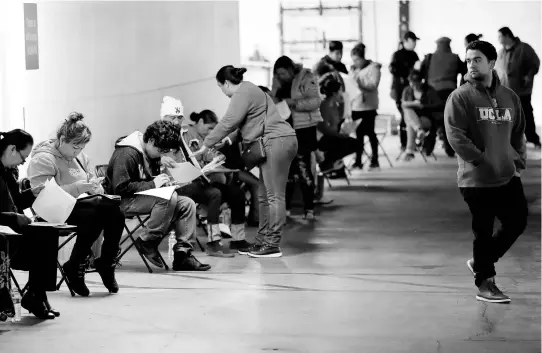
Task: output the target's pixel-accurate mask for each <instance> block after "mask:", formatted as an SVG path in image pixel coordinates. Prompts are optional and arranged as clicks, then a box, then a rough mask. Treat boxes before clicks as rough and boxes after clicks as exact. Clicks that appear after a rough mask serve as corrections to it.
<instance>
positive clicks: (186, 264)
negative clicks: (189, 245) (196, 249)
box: [173, 251, 211, 271]
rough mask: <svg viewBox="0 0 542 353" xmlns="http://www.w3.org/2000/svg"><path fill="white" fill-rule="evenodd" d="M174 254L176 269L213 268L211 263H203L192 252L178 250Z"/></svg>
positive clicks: (174, 266) (196, 269) (205, 269)
mask: <svg viewBox="0 0 542 353" xmlns="http://www.w3.org/2000/svg"><path fill="white" fill-rule="evenodd" d="M173 256H174V257H173V270H174V271H207V270H209V269H211V265H207V264H202V263H201V262H199V261H198V260H197V259H196V258H195V257H194V255H192V254H190V253H185V252H183V251H176V252H175V254H174V255H173Z"/></svg>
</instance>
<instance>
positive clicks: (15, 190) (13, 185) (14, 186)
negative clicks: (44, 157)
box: [6, 169, 36, 210]
mask: <svg viewBox="0 0 542 353" xmlns="http://www.w3.org/2000/svg"><path fill="white" fill-rule="evenodd" d="M12 176H13V177H12V178H11V179H8V180H6V184H7V186H8V189H9V193H10V195H11V198H12V200H13V203H14V204H15V206H17V208H18V209H20V210H24V209H27V208H29V207H31V206H32V204H33V203H34V201H35V200H36V197H35V196H34V194H33V193H32V189H31V188H30V189H28V190H25V191H23V192H21V185H20V182H19V181H18V179H19V172H18V170H17V169H13V175H12Z"/></svg>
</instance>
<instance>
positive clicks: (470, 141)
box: [444, 41, 527, 303]
mask: <svg viewBox="0 0 542 353" xmlns="http://www.w3.org/2000/svg"><path fill="white" fill-rule="evenodd" d="M466 52H467V55H466V61H467V65H468V73H467V75H466V80H467V83H466V84H464V85H463V86H461V87H459V88H458V89H456V90H455V91H454V92H452V94H451V95H450V97H449V98H448V101H447V102H446V108H445V110H444V121H445V127H446V131H447V133H448V138H449V141H450V145H451V146H452V148H453V149H454V150H455V152H456V153H457V159H458V164H459V170H458V172H457V175H458V182H457V183H458V186H459V190H460V192H461V194H462V195H463V198H464V200H465V202H466V203H467V205H468V207H469V209H470V212H471V214H472V231H473V233H474V242H473V255H474V256H473V258H471V259H469V260H468V261H467V266H468V268H469V269H470V271H471V272H472V273H473V275H474V278H475V280H474V283H475V285H476V286H477V287H478V294H477V295H476V299H478V300H481V301H486V302H491V303H508V302H510V297H508V296H507V295H505V294H504V293H502V291H501V290H500V289H499V288H498V287H497V285H496V283H495V275H496V272H495V263H496V262H497V261H498V260H499V259H500V258H501V257H503V256H504V254H506V252H507V251H508V250H509V249H510V247H511V246H512V245H513V244H514V242H515V241H516V240H517V238H518V237H519V236H520V235H521V234H522V233H523V231H524V230H525V227H526V225H527V201H526V199H525V194H524V192H523V186H522V183H521V178H520V175H521V172H522V171H523V170H524V169H525V168H526V142H525V136H524V132H525V116H524V115H523V110H522V108H521V102H520V99H519V97H518V96H517V95H516V94H515V93H514V92H513V91H512V90H510V89H509V88H506V87H505V86H503V85H501V83H500V81H499V78H498V77H497V74H496V73H495V71H494V70H493V68H494V66H495V61H496V60H497V51H496V50H495V47H494V46H493V45H491V44H490V43H488V42H484V41H475V42H472V43H471V44H469V45H468V46H467V50H466ZM495 218H497V219H499V221H500V223H501V226H500V227H499V228H498V229H497V231H496V232H495V233H493V224H494V220H495Z"/></svg>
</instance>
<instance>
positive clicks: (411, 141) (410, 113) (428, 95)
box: [401, 70, 444, 161]
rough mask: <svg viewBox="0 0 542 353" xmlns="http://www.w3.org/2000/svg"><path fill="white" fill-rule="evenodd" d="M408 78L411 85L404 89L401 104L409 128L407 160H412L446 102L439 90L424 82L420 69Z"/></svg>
mask: <svg viewBox="0 0 542 353" xmlns="http://www.w3.org/2000/svg"><path fill="white" fill-rule="evenodd" d="M408 80H409V86H407V87H405V89H404V90H403V97H402V102H403V103H402V105H401V107H402V108H403V115H404V118H405V123H406V128H407V147H406V155H405V161H411V160H412V159H413V158H414V152H415V151H416V150H417V147H416V144H417V143H418V144H419V145H420V147H423V142H424V139H425V137H427V136H428V135H429V133H430V131H431V129H432V128H433V127H434V126H435V124H434V114H436V113H438V112H440V111H442V110H443V109H444V104H443V102H441V100H440V98H439V97H438V94H437V92H436V91H435V90H434V89H433V88H432V87H431V86H429V85H428V84H427V83H424V82H423V76H422V74H421V72H420V71H418V70H412V72H411V73H410V75H409V77H408ZM416 141H418V142H416Z"/></svg>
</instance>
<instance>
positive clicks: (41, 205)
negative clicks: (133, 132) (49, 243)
mask: <svg viewBox="0 0 542 353" xmlns="http://www.w3.org/2000/svg"><path fill="white" fill-rule="evenodd" d="M44 185H45V187H44V188H43V190H42V191H41V192H40V193H39V195H38V197H37V198H36V200H35V201H34V204H33V205H32V208H33V209H34V212H36V214H37V215H38V216H40V217H41V218H43V219H44V220H46V221H47V222H50V223H66V220H67V219H68V217H69V216H70V214H71V213H72V211H73V207H74V206H75V203H76V201H77V200H76V199H75V197H73V196H72V195H70V194H68V193H67V192H66V191H64V190H63V189H62V188H61V187H60V186H58V184H57V183H56V181H55V179H54V178H51V179H49V180H48V181H46V182H45V184H44Z"/></svg>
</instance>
